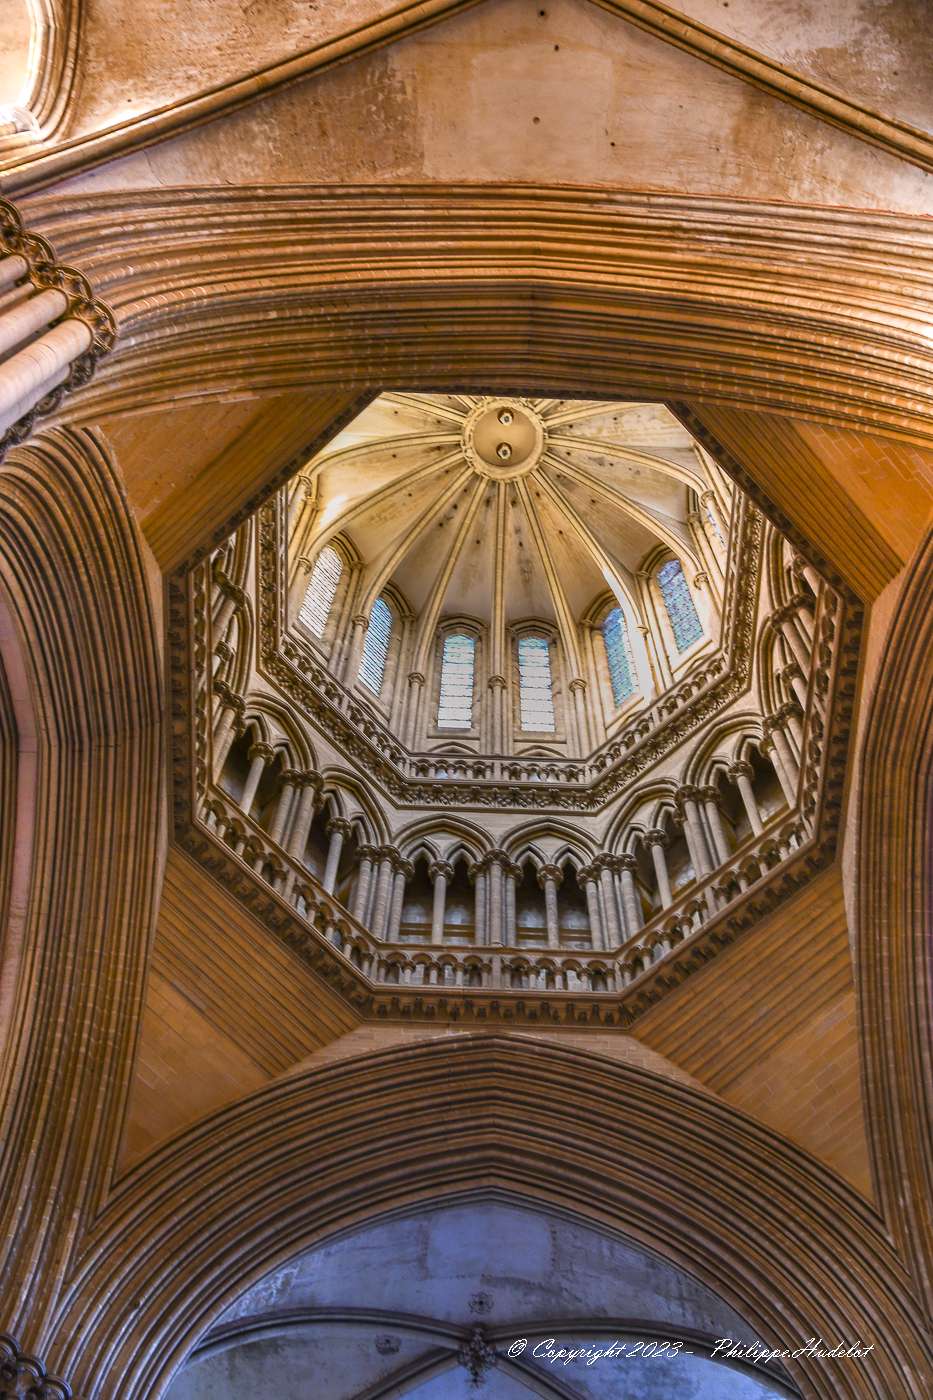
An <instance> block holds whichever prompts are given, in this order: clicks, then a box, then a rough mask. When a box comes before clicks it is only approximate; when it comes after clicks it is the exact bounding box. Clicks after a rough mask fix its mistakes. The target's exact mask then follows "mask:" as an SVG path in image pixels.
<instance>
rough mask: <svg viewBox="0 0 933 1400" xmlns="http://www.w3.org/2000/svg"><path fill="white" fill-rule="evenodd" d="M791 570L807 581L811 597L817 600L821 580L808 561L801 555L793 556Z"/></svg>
mask: <svg viewBox="0 0 933 1400" xmlns="http://www.w3.org/2000/svg"><path fill="white" fill-rule="evenodd" d="M792 568H793V570H794V572H795V573H796V574H798V575H801V576H802V577H803V578H805V579H806V580H807V583H808V584H809V585H810V587H811V588H812V590H813V597H814V598H815V599H816V598H818V597H819V596H820V587H821V585H822V582H823V580H822V579H821V578H820V576H819V574H818V573H817V572H816V569H814V567H813V565H812V564H811V563H809V562H808V560H806V559H804V557H803V555H802V554H795V555H794V558H793V561H792Z"/></svg>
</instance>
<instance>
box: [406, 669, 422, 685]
mask: <svg viewBox="0 0 933 1400" xmlns="http://www.w3.org/2000/svg"><path fill="white" fill-rule="evenodd" d="M424 681H425V677H424V672H423V671H409V672H408V684H409V685H424Z"/></svg>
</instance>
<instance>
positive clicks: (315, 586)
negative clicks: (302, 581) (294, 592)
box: [298, 545, 343, 637]
mask: <svg viewBox="0 0 933 1400" xmlns="http://www.w3.org/2000/svg"><path fill="white" fill-rule="evenodd" d="M342 574H343V560H342V559H341V557H340V555H339V554H338V553H337V551H336V549H334V548H332V546H331V545H325V547H324V548H323V549H322V550H321V552H320V554H319V555H318V557H317V558H316V559H315V561H314V568H313V569H312V570H311V579H310V582H309V583H308V587H307V590H306V591H305V596H304V602H303V603H302V605H301V612H300V613H299V614H298V616H299V618H300V619H301V621H302V622H303V623H304V625H305V626H306V627H307V628H308V630H309V631H310V632H312V633H313V634H314V636H315V637H323V635H324V632H325V629H326V627H327V621H328V618H329V617H330V610H331V608H332V607H333V606H334V598H335V597H336V594H337V588H338V586H339V584H340V578H341V575H342Z"/></svg>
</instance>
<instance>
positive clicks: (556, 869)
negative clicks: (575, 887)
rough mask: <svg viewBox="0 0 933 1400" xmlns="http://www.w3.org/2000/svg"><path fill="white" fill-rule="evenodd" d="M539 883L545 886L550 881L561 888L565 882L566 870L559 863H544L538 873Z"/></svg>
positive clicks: (542, 886)
mask: <svg viewBox="0 0 933 1400" xmlns="http://www.w3.org/2000/svg"><path fill="white" fill-rule="evenodd" d="M537 880H538V884H539V885H540V886H541V888H542V889H544V886H545V885H546V884H547V883H548V881H550V882H551V883H552V884H553V885H554V886H555V887H556V888H557V889H560V887H561V885H562V884H563V882H564V872H563V871H562V870H561V868H560V866H559V865H542V866H541V867H540V869H539V870H538V874H537Z"/></svg>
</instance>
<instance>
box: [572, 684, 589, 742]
mask: <svg viewBox="0 0 933 1400" xmlns="http://www.w3.org/2000/svg"><path fill="white" fill-rule="evenodd" d="M570 693H571V694H572V695H573V713H574V718H575V719H576V727H577V749H578V751H579V756H580V758H586V755H587V754H588V753H589V751H590V749H591V747H592V744H591V742H590V726H589V722H588V717H587V713H586V681H585V680H583V679H582V677H580V676H576V677H575V678H574V679H573V680H572V681H571V682H570Z"/></svg>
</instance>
